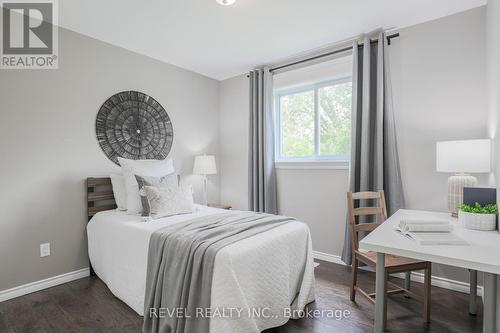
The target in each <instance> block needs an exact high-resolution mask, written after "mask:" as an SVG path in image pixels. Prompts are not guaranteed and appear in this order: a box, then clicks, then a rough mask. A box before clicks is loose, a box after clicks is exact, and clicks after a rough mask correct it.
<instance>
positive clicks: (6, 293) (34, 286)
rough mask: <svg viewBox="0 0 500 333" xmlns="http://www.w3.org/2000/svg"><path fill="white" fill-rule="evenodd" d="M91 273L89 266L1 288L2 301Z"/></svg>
mask: <svg viewBox="0 0 500 333" xmlns="http://www.w3.org/2000/svg"><path fill="white" fill-rule="evenodd" d="M89 275H90V271H89V268H82V269H79V270H77V271H73V272H69V273H64V274H61V275H57V276H53V277H50V278H47V279H44V280H40V281H35V282H31V283H27V284H23V285H22V286H18V287H14V288H10V289H5V290H0V302H3V301H7V300H9V299H12V298H16V297H19V296H23V295H26V294H31V293H33V292H35V291H39V290H42V289H47V288H50V287H54V286H57V285H60V284H63V283H67V282H70V281H73V280H78V279H81V278H84V277H87V276H89Z"/></svg>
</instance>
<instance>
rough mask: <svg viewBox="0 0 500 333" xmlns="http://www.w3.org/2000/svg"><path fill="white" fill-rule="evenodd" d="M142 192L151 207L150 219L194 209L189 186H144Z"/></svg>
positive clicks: (190, 211)
mask: <svg viewBox="0 0 500 333" xmlns="http://www.w3.org/2000/svg"><path fill="white" fill-rule="evenodd" d="M144 192H145V194H146V198H147V200H148V202H149V207H150V209H151V211H150V214H149V216H150V217H151V218H152V219H158V218H161V217H166V216H172V215H178V214H188V213H192V212H194V211H195V206H194V202H193V194H192V191H191V189H190V188H189V187H178V188H171V187H154V186H144Z"/></svg>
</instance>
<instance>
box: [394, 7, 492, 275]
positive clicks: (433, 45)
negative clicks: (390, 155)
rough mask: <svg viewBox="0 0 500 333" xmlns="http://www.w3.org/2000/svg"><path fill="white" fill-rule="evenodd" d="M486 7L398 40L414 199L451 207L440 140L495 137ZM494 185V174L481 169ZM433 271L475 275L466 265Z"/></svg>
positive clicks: (401, 139)
mask: <svg viewBox="0 0 500 333" xmlns="http://www.w3.org/2000/svg"><path fill="white" fill-rule="evenodd" d="M485 14H486V11H485V7H480V8H476V9H473V10H470V11H467V12H463V13H459V14H456V15H452V16H448V17H445V18H442V19H439V20H435V21H431V22H428V23H424V24H419V25H416V26H413V27H409V28H405V29H402V30H400V33H401V36H400V37H399V38H398V39H396V40H394V43H393V44H392V45H391V46H390V51H391V52H390V56H391V70H392V86H393V92H394V108H395V110H396V122H397V131H398V133H397V134H398V147H399V153H400V160H401V169H402V175H403V184H404V186H405V192H406V198H407V207H408V208H410V209H423V210H433V211H443V212H446V211H447V202H446V200H447V192H448V188H447V178H448V177H449V176H450V174H446V173H438V172H436V156H435V155H436V148H435V147H436V141H441V140H455V139H456V140H460V139H481V138H487V137H488V133H487V106H486V100H487V96H486V79H485V78H486V64H485V56H486V42H485V25H484V21H485V19H486V16H485ZM476 176H478V179H479V181H480V184H483V185H487V182H488V175H476ZM433 274H434V275H438V276H442V277H445V278H450V279H454V280H461V281H468V275H467V272H466V270H464V269H457V268H451V267H444V266H435V267H434V268H433Z"/></svg>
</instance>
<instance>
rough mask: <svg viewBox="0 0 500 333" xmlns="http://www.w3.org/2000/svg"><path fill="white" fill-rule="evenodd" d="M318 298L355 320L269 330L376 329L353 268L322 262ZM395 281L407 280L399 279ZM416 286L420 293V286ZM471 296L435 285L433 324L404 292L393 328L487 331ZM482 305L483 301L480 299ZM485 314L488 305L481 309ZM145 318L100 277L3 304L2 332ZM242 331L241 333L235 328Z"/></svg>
mask: <svg viewBox="0 0 500 333" xmlns="http://www.w3.org/2000/svg"><path fill="white" fill-rule="evenodd" d="M315 272H316V302H315V303H313V304H311V305H310V308H311V309H318V310H342V311H344V310H347V311H349V312H350V316H349V318H343V319H340V320H337V319H335V318H319V319H307V318H304V319H300V320H291V321H289V322H288V323H287V324H286V325H284V326H282V327H278V328H275V329H270V330H267V331H265V333H299V332H300V333H302V332H304V333H305V332H314V333H326V332H343V333H351V332H371V331H372V330H373V305H371V304H370V303H369V302H368V301H366V300H365V299H363V298H362V297H361V296H359V297H358V298H357V299H356V301H357V302H356V303H352V302H351V301H350V300H349V279H350V274H349V273H350V269H349V268H348V267H345V266H340V265H335V264H331V263H326V262H321V265H320V266H319V267H317V268H316V271H315ZM374 279H375V276H374V274H373V273H370V272H362V273H360V276H359V281H360V283H361V285H364V286H365V287H368V286H370V285H372V284H373V282H374ZM394 281H395V282H399V283H401V282H402V281H401V280H399V279H394ZM412 288H413V289H414V290H416V291H417V292H420V289H421V287H420V285H419V284H418V283H416V284H413V285H412ZM467 301H468V296H467V295H465V294H461V293H458V292H453V291H449V290H445V289H441V288H436V287H433V288H432V315H431V316H432V322H431V323H430V324H425V323H424V322H423V320H422V319H421V316H420V311H421V310H420V309H421V307H420V304H419V303H417V302H415V301H413V300H410V299H407V298H405V297H404V296H403V295H396V296H392V297H391V298H390V300H389V303H388V309H389V310H388V311H389V318H388V320H389V321H388V326H389V331H392V332H405V333H406V332H439V333H445V332H481V331H482V316H481V315H480V314H479V315H478V316H477V317H472V316H469V315H468V303H467ZM479 303H480V302H479ZM478 313H482V307H481V306H480V307H479V309H478ZM141 325H142V317H140V316H138V315H137V314H136V313H135V312H134V311H133V310H132V309H130V308H129V307H128V306H127V305H125V304H124V303H123V302H121V301H120V300H118V299H117V298H115V297H114V296H113V295H112V294H111V292H110V291H109V289H108V288H107V287H106V285H105V284H104V283H103V282H102V281H100V280H99V279H98V278H96V277H90V278H84V279H81V280H77V281H73V282H70V283H66V284H63V285H60V286H57V287H53V288H50V289H46V290H42V291H39V292H36V293H33V294H30V295H26V296H23V297H19V298H16V299H12V300H9V301H6V302H3V303H0V332H2V333H3V332H8V333H14V332H47V333H56V332H61V333H69V332H92V333H93V332H140V331H141ZM235 333H237V332H235Z"/></svg>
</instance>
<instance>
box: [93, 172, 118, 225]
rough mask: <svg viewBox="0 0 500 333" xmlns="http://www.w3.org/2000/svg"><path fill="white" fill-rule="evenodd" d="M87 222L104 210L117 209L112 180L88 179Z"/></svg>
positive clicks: (105, 178) (107, 178) (106, 178)
mask: <svg viewBox="0 0 500 333" xmlns="http://www.w3.org/2000/svg"><path fill="white" fill-rule="evenodd" d="M86 184H87V220H89V221H90V219H91V218H92V216H94V215H95V214H96V213H98V212H102V211H104V210H111V209H115V208H116V202H115V196H114V195H113V188H112V187H111V178H109V177H104V178H87V182H86Z"/></svg>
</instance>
